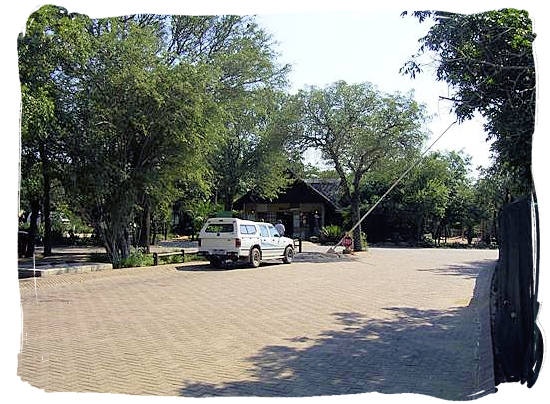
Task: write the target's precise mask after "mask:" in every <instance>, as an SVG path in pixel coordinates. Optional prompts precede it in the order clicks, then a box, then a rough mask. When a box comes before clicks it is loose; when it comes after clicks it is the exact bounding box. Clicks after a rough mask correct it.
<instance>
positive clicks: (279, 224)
mask: <svg viewBox="0 0 550 404" xmlns="http://www.w3.org/2000/svg"><path fill="white" fill-rule="evenodd" d="M275 228H276V229H277V232H278V233H279V235H281V236H284V235H285V225H284V224H283V222H282V221H280V220H277V224H276V225H275Z"/></svg>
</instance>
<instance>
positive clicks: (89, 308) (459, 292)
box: [18, 249, 498, 399]
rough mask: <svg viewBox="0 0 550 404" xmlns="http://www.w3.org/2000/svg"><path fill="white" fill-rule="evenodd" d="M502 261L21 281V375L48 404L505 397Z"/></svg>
mask: <svg viewBox="0 0 550 404" xmlns="http://www.w3.org/2000/svg"><path fill="white" fill-rule="evenodd" d="M497 255H498V252H497V251H486V250H483V251H481V250H435V249H432V250H422V249H417V250H415V249H371V250H369V251H368V252H366V253H362V254H361V255H359V256H358V259H355V260H345V261H344V260H342V261H337V260H336V261H335V260H327V261H328V262H303V261H302V262H296V263H294V264H291V265H284V264H278V263H276V264H268V265H262V266H261V267H260V268H259V269H248V268H237V269H233V270H216V271H215V270H210V269H209V268H208V267H207V266H204V265H197V264H196V263H195V264H185V265H181V264H180V265H175V266H159V267H150V268H141V269H121V270H106V271H102V272H92V273H85V274H65V275H58V276H52V277H49V278H44V279H36V290H35V280H33V279H25V280H20V281H19V283H20V290H21V301H22V309H23V334H22V346H21V352H20V354H19V369H18V374H19V375H20V377H21V379H22V380H24V381H27V382H29V383H30V384H31V385H33V386H35V387H38V388H41V389H44V390H46V391H73V392H86V391H88V392H109V393H126V394H147V395H149V394H150V395H183V396H193V397H200V396H218V395H221V396H242V395H244V396H250V395H252V396H310V395H328V394H346V393H362V392H370V391H378V392H382V393H403V392H412V393H421V394H428V395H432V396H436V397H441V398H446V399H468V398H471V397H475V394H476V393H478V392H480V391H481V392H482V394H484V393H483V392H485V393H487V392H491V391H493V389H494V380H493V376H492V356H491V347H490V337H489V329H488V321H489V318H488V304H487V303H488V301H487V298H488V297H487V296H488V287H489V286H488V285H489V279H490V275H491V272H492V270H493V266H494V262H495V260H496V258H497Z"/></svg>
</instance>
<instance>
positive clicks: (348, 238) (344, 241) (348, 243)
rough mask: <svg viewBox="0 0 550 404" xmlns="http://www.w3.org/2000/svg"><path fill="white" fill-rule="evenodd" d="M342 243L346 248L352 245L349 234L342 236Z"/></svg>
mask: <svg viewBox="0 0 550 404" xmlns="http://www.w3.org/2000/svg"><path fill="white" fill-rule="evenodd" d="M342 245H343V246H344V247H346V248H349V247H351V246H352V245H353V240H352V238H351V237H350V236H346V237H344V240H343V241H342Z"/></svg>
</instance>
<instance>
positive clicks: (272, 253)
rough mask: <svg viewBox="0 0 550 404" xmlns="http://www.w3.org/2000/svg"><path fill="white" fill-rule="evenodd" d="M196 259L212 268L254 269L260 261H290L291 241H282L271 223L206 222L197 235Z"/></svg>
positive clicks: (283, 239) (291, 257) (238, 220)
mask: <svg viewBox="0 0 550 404" xmlns="http://www.w3.org/2000/svg"><path fill="white" fill-rule="evenodd" d="M199 255H203V256H205V257H206V258H207V259H208V260H209V261H210V264H211V265H212V266H214V267H218V266H220V265H221V264H222V263H225V262H226V261H228V260H231V261H232V262H238V261H241V262H243V261H244V262H248V263H249V264H250V265H251V266H252V267H254V268H257V267H259V266H260V263H261V262H262V260H264V259H282V260H283V262H285V263H287V264H290V263H291V262H292V259H293V258H294V244H293V240H292V239H290V238H288V237H282V236H281V235H280V234H279V232H278V231H277V229H275V226H273V225H272V224H271V223H263V222H252V221H250V220H242V219H236V218H212V219H208V220H207V221H206V223H205V224H204V226H203V227H202V229H201V231H200V233H199Z"/></svg>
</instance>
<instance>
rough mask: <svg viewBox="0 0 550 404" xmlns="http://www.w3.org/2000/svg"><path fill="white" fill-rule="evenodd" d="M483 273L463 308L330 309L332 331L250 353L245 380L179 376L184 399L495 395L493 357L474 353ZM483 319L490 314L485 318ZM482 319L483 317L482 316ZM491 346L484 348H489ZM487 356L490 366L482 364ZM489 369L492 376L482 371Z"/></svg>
mask: <svg viewBox="0 0 550 404" xmlns="http://www.w3.org/2000/svg"><path fill="white" fill-rule="evenodd" d="M487 289H488V282H487V279H486V277H483V279H482V282H480V285H478V284H477V283H476V290H474V297H473V299H472V300H471V302H470V304H469V305H468V306H466V307H455V308H450V309H448V310H420V309H418V308H414V307H386V308H385V309H384V310H386V312H387V314H388V317H387V318H383V319H373V318H369V317H368V316H366V315H364V314H362V313H357V312H337V313H332V316H333V318H334V322H335V327H334V329H331V330H327V331H324V332H322V333H320V334H319V335H318V336H316V337H315V338H310V337H307V336H296V337H291V338H288V339H287V341H288V344H285V345H272V346H266V347H264V348H263V349H262V350H261V351H260V352H258V353H257V354H256V355H254V356H252V357H250V358H248V361H249V362H250V363H251V367H250V368H249V369H248V374H247V375H243V379H244V380H235V381H230V382H227V383H223V384H209V383H193V382H192V381H184V383H185V384H184V386H185V387H183V388H181V389H180V394H181V395H182V396H193V397H197V396H316V395H334V394H352V393H363V392H373V391H376V392H380V393H419V394H426V395H430V396H435V397H438V398H443V399H450V400H466V399H470V398H473V397H477V396H481V395H484V394H488V393H491V392H494V391H495V389H494V379H493V377H492V356H491V357H489V358H488V357H487V355H480V350H483V349H486V350H487V347H483V346H480V344H481V345H483V344H482V343H480V327H479V324H478V323H479V321H480V318H479V317H480V314H479V313H480V309H479V307H478V306H479V305H480V304H482V305H483V304H484V302H483V301H481V302H480V301H479V299H482V300H483V299H485V300H486V295H487V294H488V290H487ZM486 320H487V321H488V318H487V319H486ZM482 321H484V320H483V319H482ZM489 350H490V349H489ZM483 360H485V361H486V362H490V363H480V362H481V361H483ZM481 367H485V368H487V367H489V368H490V369H491V372H490V373H491V374H490V377H486V375H485V376H484V375H482V374H481V373H483V372H482V371H481V370H480V368H481Z"/></svg>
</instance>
